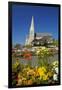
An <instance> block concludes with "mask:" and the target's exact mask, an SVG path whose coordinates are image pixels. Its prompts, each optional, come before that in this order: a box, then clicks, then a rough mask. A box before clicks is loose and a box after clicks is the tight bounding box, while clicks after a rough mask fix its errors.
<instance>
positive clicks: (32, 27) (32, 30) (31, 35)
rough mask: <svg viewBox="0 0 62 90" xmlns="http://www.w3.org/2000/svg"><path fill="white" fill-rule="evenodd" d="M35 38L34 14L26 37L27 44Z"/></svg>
mask: <svg viewBox="0 0 62 90" xmlns="http://www.w3.org/2000/svg"><path fill="white" fill-rule="evenodd" d="M33 40H34V17H33V16H32V20H31V25H30V29H29V35H28V38H27V39H26V42H27V44H29V45H31V42H32V41H33Z"/></svg>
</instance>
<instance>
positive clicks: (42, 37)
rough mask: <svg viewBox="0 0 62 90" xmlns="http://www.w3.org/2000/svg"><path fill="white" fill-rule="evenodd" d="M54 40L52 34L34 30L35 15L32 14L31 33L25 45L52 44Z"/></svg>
mask: <svg viewBox="0 0 62 90" xmlns="http://www.w3.org/2000/svg"><path fill="white" fill-rule="evenodd" d="M52 42H53V38H52V35H51V34H50V33H41V32H40V33H36V32H35V30H34V17H33V16H32V20H31V26H30V29H29V35H28V36H27V38H26V42H25V45H32V46H44V45H45V44H46V43H47V44H48V45H51V44H52Z"/></svg>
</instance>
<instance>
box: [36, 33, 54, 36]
mask: <svg viewBox="0 0 62 90" xmlns="http://www.w3.org/2000/svg"><path fill="white" fill-rule="evenodd" d="M44 36H52V34H50V33H36V37H44Z"/></svg>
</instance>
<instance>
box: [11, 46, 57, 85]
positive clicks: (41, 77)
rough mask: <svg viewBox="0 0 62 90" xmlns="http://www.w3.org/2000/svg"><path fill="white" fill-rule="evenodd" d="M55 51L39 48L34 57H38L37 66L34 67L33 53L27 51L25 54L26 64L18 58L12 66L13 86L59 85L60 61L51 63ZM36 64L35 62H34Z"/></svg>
mask: <svg viewBox="0 0 62 90" xmlns="http://www.w3.org/2000/svg"><path fill="white" fill-rule="evenodd" d="M54 54H55V51H54V49H49V48H46V47H44V48H41V47H39V48H37V49H36V51H35V52H34V55H35V56H36V57H37V65H36V66H33V65H32V57H33V53H32V52H31V51H28V50H25V51H24V52H23V58H24V62H27V63H26V64H24V63H22V62H21V61H20V60H19V58H18V57H16V58H15V59H16V61H15V63H14V64H12V85H13V86H32V85H42V84H54V83H58V76H59V72H58V64H59V63H58V60H54V61H52V62H51V61H50V58H51V57H53V58H54ZM34 62H35V61H34Z"/></svg>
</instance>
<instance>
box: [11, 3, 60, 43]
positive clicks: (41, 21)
mask: <svg viewBox="0 0 62 90" xmlns="http://www.w3.org/2000/svg"><path fill="white" fill-rule="evenodd" d="M58 11H59V8H58V7H48V6H24V5H17V4H16V5H13V6H12V43H13V44H16V43H20V44H24V43H25V40H26V36H27V35H28V33H29V29H30V24H31V19H32V16H33V17H34V27H35V32H40V33H43V32H47V33H51V34H52V36H53V38H55V39H58V14H59V13H58Z"/></svg>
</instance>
